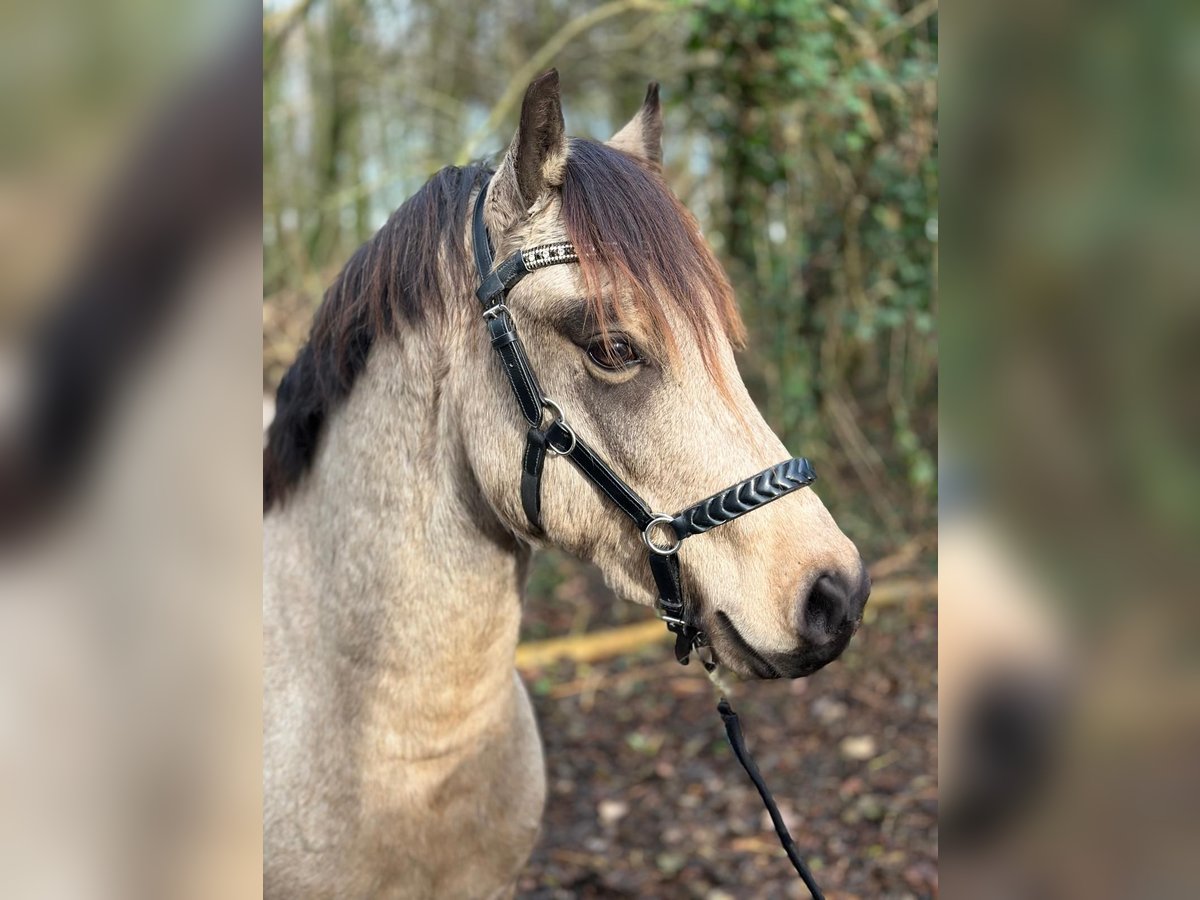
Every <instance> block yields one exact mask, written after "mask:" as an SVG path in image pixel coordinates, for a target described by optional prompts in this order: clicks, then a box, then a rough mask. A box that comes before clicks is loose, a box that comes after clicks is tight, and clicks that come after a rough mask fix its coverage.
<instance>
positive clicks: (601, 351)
mask: <svg viewBox="0 0 1200 900" xmlns="http://www.w3.org/2000/svg"><path fill="white" fill-rule="evenodd" d="M587 355H588V357H590V358H591V360H592V362H594V363H595V364H596V365H598V366H599V367H600V368H602V369H609V370H612V371H620V370H621V369H625V368H628V367H629V366H632V365H635V364H636V363H640V362H641V361H642V358H641V357H640V356H638V352H637V350H636V349H635V348H634V346H633V344H631V343H629V341H627V340H626V339H625V338H622V337H610V338H609V339H608V340H607V341H605V340H599V339H597V340H594V341H592V342H591V343H590V344H588V347H587Z"/></svg>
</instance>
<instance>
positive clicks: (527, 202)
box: [492, 69, 567, 215]
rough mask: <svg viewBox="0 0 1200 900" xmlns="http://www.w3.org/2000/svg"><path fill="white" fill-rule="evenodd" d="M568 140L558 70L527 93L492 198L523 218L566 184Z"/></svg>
mask: <svg viewBox="0 0 1200 900" xmlns="http://www.w3.org/2000/svg"><path fill="white" fill-rule="evenodd" d="M566 165H567V137H566V128H565V126H564V124H563V114H562V97H561V95H560V92H559V85H558V70H557V69H550V70H549V71H548V72H543V73H542V74H541V75H539V76H538V77H537V78H535V79H534V80H533V81H532V82H530V85H529V87H528V88H526V89H525V100H524V101H523V102H522V104H521V123H520V125H518V126H517V133H516V135H515V136H514V137H513V140H512V144H510V145H509V148H508V153H506V154H505V156H504V162H503V163H501V165H500V168H499V170H498V171H497V173H496V176H497V177H496V179H495V182H494V189H493V192H492V197H494V198H495V200H494V202H496V203H498V204H501V205H505V204H507V205H508V207H509V208H508V209H507V210H506V211H507V212H508V213H510V214H512V215H522V214H524V213H526V212H528V211H529V209H530V208H531V207H532V206H533V205H534V204H535V203H537V201H538V200H539V199H540V198H541V197H542V196H543V195H545V194H546V192H547V191H549V190H550V189H551V188H553V187H559V186H561V185H562V182H563V174H564V171H565V169H566Z"/></svg>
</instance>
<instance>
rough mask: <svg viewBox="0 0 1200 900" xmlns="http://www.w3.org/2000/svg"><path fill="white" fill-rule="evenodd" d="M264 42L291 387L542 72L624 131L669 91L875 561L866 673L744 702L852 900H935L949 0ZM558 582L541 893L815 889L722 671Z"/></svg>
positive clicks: (339, 22)
mask: <svg viewBox="0 0 1200 900" xmlns="http://www.w3.org/2000/svg"><path fill="white" fill-rule="evenodd" d="M263 28H264V38H263V40H264V44H263V46H264V82H263V268H264V307H263V385H264V389H265V391H266V393H267V395H268V397H269V396H270V395H271V394H272V393H273V391H274V388H275V386H276V384H277V383H278V381H279V378H280V377H281V376H282V373H283V372H284V371H285V370H286V367H287V366H288V365H289V364H290V363H291V361H292V359H293V358H294V356H295V354H296V351H297V350H298V348H299V346H300V345H301V343H302V341H303V340H304V339H305V337H306V335H307V331H308V328H309V325H310V320H311V316H312V312H313V310H314V308H315V307H316V305H317V304H318V303H319V302H320V299H321V295H322V292H323V291H324V289H325V287H326V286H327V285H328V284H329V283H330V282H331V281H332V280H333V278H334V276H335V275H336V274H337V272H338V270H339V269H340V268H341V266H342V264H343V263H344V262H345V260H346V259H347V258H348V257H349V256H350V254H351V253H352V252H353V250H354V249H355V248H356V247H357V246H358V245H359V244H360V243H361V242H362V241H364V240H365V239H366V238H368V237H369V236H370V235H371V234H372V233H374V231H375V230H376V229H377V228H378V227H379V226H381V225H382V224H383V223H384V221H385V220H386V219H387V217H388V216H389V215H390V214H391V212H392V211H393V210H394V209H395V208H396V207H397V206H398V205H400V203H402V202H403V201H404V199H405V198H407V197H408V196H409V195H411V194H412V193H413V192H414V191H415V190H416V189H417V188H418V187H420V185H421V184H423V183H424V181H425V180H426V179H427V178H428V177H429V176H430V175H431V174H432V173H433V172H435V171H437V170H438V169H439V168H441V167H442V166H444V165H448V164H462V163H466V162H469V161H472V160H475V159H480V158H490V159H495V158H497V157H498V155H499V154H500V153H502V152H503V151H504V150H505V149H506V148H507V145H508V142H509V141H510V140H511V138H512V135H513V132H514V130H515V128H516V120H517V116H518V114H519V111H520V100H521V97H522V94H523V93H524V90H525V87H526V86H527V85H528V83H529V82H530V80H531V79H532V78H533V77H534V76H536V75H537V74H539V73H540V72H542V71H544V70H545V69H547V68H549V67H550V66H556V67H557V68H558V69H559V71H560V74H561V78H562V85H563V109H564V113H565V116H566V123H567V131H568V133H569V134H575V135H582V136H586V137H593V138H599V139H601V140H603V139H607V138H608V137H609V136H611V135H612V134H614V133H615V132H616V131H617V130H618V129H619V128H620V127H621V126H622V125H624V124H625V122H626V121H628V119H629V118H630V117H631V116H632V115H633V114H634V113H635V112H636V111H637V110H638V108H639V107H640V105H641V102H642V98H643V95H644V93H645V90H646V84H647V82H648V81H651V80H656V81H660V82H661V83H662V96H663V101H664V108H665V128H664V156H665V163H666V178H667V181H668V183H669V184H670V185H671V187H672V188H673V189H674V190H675V191H676V193H677V194H678V195H679V196H680V198H681V199H682V200H683V201H684V203H685V204H686V205H687V206H688V207H689V208H690V209H691V210H692V211H693V212H694V213H695V214H696V215H697V217H698V218H699V220H700V224H701V227H702V228H703V230H704V233H705V235H706V237H707V238H708V240H709V242H710V243H711V244H712V246H713V247H714V249H715V250H716V252H717V254H718V256H719V257H720V259H721V261H722V262H723V263H724V265H725V266H726V269H727V270H728V272H729V275H730V277H731V279H732V281H733V284H734V287H735V290H736V293H737V296H738V297H739V299H740V303H741V309H742V312H743V314H744V316H745V319H746V322H747V325H748V327H749V331H750V342H749V346H748V348H747V350H746V352H744V353H743V354H741V357H740V359H739V364H740V367H741V370H742V374H743V376H744V378H745V380H746V382H747V384H748V386H749V388H750V391H751V394H752V395H753V396H754V398H755V399H756V401H757V402H758V404H759V406H760V408H761V409H762V410H763V411H764V413H765V415H766V417H767V420H768V422H769V423H770V424H771V425H772V427H773V428H774V429H775V431H776V432H777V433H778V434H779V435H780V436H781V438H782V439H783V440H784V442H785V443H786V444H787V445H788V447H789V448H790V449H791V450H792V452H794V453H798V454H803V455H805V456H807V457H809V458H811V459H812V460H813V461H814V464H815V466H816V468H817V470H818V472H819V474H820V477H821V481H820V485H819V490H820V493H821V496H822V499H823V500H824V501H825V503H826V504H827V505H828V506H829V507H830V509H831V511H832V512H833V514H834V516H835V518H837V520H838V522H839V524H840V525H841V526H842V528H843V529H844V530H845V531H846V532H847V534H849V535H850V536H851V537H852V539H854V540H855V541H856V542H857V543H858V545H859V547H860V549H861V550H862V552H863V555H864V557H865V558H866V559H867V560H868V561H873V562H874V566H873V568H872V574H873V577H874V578H875V582H876V588H875V593H874V595H873V596H874V599H873V600H872V602H871V606H870V607H869V619H868V622H867V623H866V624H865V625H864V627H863V629H862V630H861V631H860V633H859V636H858V637H857V638H856V639H855V641H854V642H852V646H851V649H850V650H849V651H848V653H847V655H846V658H845V659H844V660H843V661H842V662H840V663H838V664H835V665H834V666H831V667H830V669H829V670H827V671H824V672H821V673H819V674H818V675H816V676H814V677H813V678H811V679H809V680H807V681H806V682H802V683H797V684H780V685H775V684H771V685H761V686H759V685H755V686H753V689H747V690H745V691H742V692H740V694H741V695H744V697H743V696H739V707H740V709H741V712H742V715H743V716H744V717H745V719H746V721H747V728H748V729H749V736H750V738H749V739H750V741H751V742H752V746H753V749H754V751H755V752H756V754H757V755H758V760H759V764H760V766H762V768H763V770H764V771H765V772H766V773H767V778H768V780H769V782H770V783H771V785H772V788H773V790H774V791H775V792H776V793H777V795H778V796H780V797H782V798H785V800H786V807H787V813H788V817H789V819H790V820H791V821H792V825H793V829H794V831H795V833H796V834H797V837H798V840H799V841H800V844H801V846H802V847H804V848H805V849H806V851H807V854H808V856H809V858H810V861H811V862H812V863H813V865H814V866H815V867H816V870H817V872H818V876H819V878H820V880H821V882H822V885H823V886H824V887H826V889H827V890H830V891H831V894H830V896H841V897H850V896H859V897H878V896H883V895H888V896H929V895H931V894H932V893H933V892H935V891H936V882H937V879H936V869H935V859H936V831H935V822H936V820H935V816H936V804H935V786H934V772H935V765H936V760H935V753H936V708H935V706H936V681H935V671H934V670H935V667H936V660H935V654H936V649H935V647H936V643H935V642H936V609H935V606H934V604H933V603H932V600H933V599H934V584H933V578H934V566H935V552H936V547H935V545H936V535H935V528H936V524H935V511H936V504H937V479H936V469H935V460H936V455H937V433H936V428H937V424H936V423H937V411H936V402H937V352H938V351H937V337H936V329H935V316H936V314H937V305H938V300H937V274H938V272H937V269H938V244H937V241H938V218H937V204H938V168H937V155H936V147H937V82H936V79H937V55H938V25H937V6H936V2H909V0H898V2H897V0H852V2H848V3H842V4H831V3H828V2H816V0H772V2H765V3H763V2H756V3H746V2H741V0H714V2H705V3H700V4H684V3H676V2H656V0H612V2H570V3H566V2H561V0H539V2H535V3H526V2H521V3H517V2H509V0H498V2H497V0H491V2H487V3H481V2H474V0H467V2H465V3H462V2H459V3H453V4H450V3H445V2H432V0H431V2H421V0H417V2H411V0H402V2H392V0H315V2H313V0H307V2H292V0H278V2H277V0H271V2H268V3H267V4H266V5H265V7H264V18H263ZM268 407H269V403H268ZM530 588H531V591H530V598H529V602H528V605H527V607H526V612H525V617H524V633H523V640H524V641H525V643H526V645H527V646H526V647H525V648H524V650H523V655H522V658H521V668H522V671H523V674H524V675H525V678H526V682H527V684H529V685H530V687H531V690H532V693H533V694H534V698H535V703H536V705H537V708H538V714H539V719H540V722H541V727H542V733H543V736H544V738H545V741H546V745H547V765H548V767H549V770H550V798H549V802H548V806H547V817H546V827H545V829H544V833H543V837H542V840H541V842H540V843H539V846H538V850H537V851H536V854H535V857H534V860H533V863H532V864H531V866H530V868H529V870H528V871H527V873H526V875H525V878H524V879H523V882H522V891H521V896H527V897H546V898H549V897H572V896H618V895H621V896H655V897H712V898H719V897H722V896H736V897H764V898H765V897H780V896H789V895H791V894H792V892H794V891H795V890H796V888H797V887H798V883H794V882H795V877H794V873H791V872H790V869H789V867H788V866H787V864H786V862H785V861H784V860H783V859H782V857H781V854H780V851H779V848H778V846H777V845H776V844H775V842H774V838H773V835H772V834H771V833H770V832H769V831H766V832H764V830H763V827H764V819H763V813H762V810H761V807H760V805H759V801H758V799H757V797H756V796H755V795H754V793H753V789H752V787H751V786H750V784H749V782H748V781H746V780H745V778H744V775H743V773H741V772H740V770H739V769H738V767H737V766H736V763H735V761H734V760H733V758H732V756H731V755H730V753H729V751H728V748H727V747H726V746H724V741H723V736H722V733H721V731H720V729H719V727H718V725H719V723H718V720H717V718H716V716H715V714H714V711H713V708H712V707H713V704H714V702H715V701H714V699H713V697H712V691H711V689H710V687H709V685H708V684H707V682H706V681H705V680H704V679H703V678H702V677H701V675H702V673H699V672H697V671H693V670H695V669H696V668H697V667H695V666H693V667H691V668H690V669H682V668H680V667H679V666H678V665H677V664H676V663H675V662H674V661H673V659H672V658H671V654H670V652H669V648H668V647H667V646H666V645H665V644H664V641H665V639H666V637H667V635H666V632H665V630H664V629H662V627H661V625H659V624H657V623H655V622H653V621H652V620H651V616H650V613H649V611H648V610H645V609H643V608H640V607H634V606H632V605H623V604H619V603H618V602H617V601H616V600H615V599H614V598H613V596H612V595H611V593H610V592H609V591H608V590H607V589H606V588H605V587H604V585H603V584H602V582H601V579H600V578H599V576H598V574H597V573H595V572H593V571H592V570H590V569H587V568H584V567H583V566H582V565H581V564H579V563H577V562H575V561H574V560H571V559H568V558H565V557H562V556H558V555H554V554H541V555H539V558H538V559H537V561H536V565H535V570H534V572H533V575H532V578H531V584H530ZM645 625H649V626H650V629H649V630H647V628H645V627H641V626H645ZM551 638H555V639H559V641H560V642H559V643H557V644H555V645H552V646H551V647H550V648H549V651H547V649H546V648H545V647H541V646H532V647H531V646H529V645H530V644H531V643H536V642H539V641H541V640H545V639H551ZM564 638H565V640H563V639H564ZM651 686H654V687H655V689H654V690H650V687H651Z"/></svg>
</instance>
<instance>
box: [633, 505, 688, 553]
mask: <svg viewBox="0 0 1200 900" xmlns="http://www.w3.org/2000/svg"><path fill="white" fill-rule="evenodd" d="M672 521H674V520H673V519H672V518H671V516H666V515H663V514H662V513H659V514H658V515H656V516H654V517H653V518H651V519H650V521H649V522H647V523H646V527H645V528H643V529H642V543H643V544H645V545H646V549H647V550H649V551H650V552H651V553H657V554H658V555H659V556H674V555H675V554H676V553H678V552H679V545H680V544H682V543H683V538H681V537H679V536H678V535H676V536H675V543H674V544H672V545H670V546H669V547H660V546H659V545H658V544H656V543H654V541H652V540H650V529H651V528H653V527H654V526H655V525H670V524H671V522H672Z"/></svg>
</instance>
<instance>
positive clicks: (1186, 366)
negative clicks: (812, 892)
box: [939, 2, 1200, 898]
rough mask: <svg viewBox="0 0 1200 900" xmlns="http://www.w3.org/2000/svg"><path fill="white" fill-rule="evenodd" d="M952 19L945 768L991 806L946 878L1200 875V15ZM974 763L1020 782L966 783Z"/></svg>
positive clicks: (1037, 886)
mask: <svg viewBox="0 0 1200 900" xmlns="http://www.w3.org/2000/svg"><path fill="white" fill-rule="evenodd" d="M954 28H955V31H954V34H953V40H951V42H950V43H949V44H948V45H947V46H949V47H955V48H956V49H955V51H954V53H953V54H952V56H951V58H950V60H949V64H948V65H947V66H946V68H945V70H944V75H945V77H944V79H943V82H942V83H943V85H944V86H945V91H944V97H943V100H944V102H943V105H942V113H943V120H942V121H943V124H944V126H945V134H946V135H947V142H948V143H949V144H950V145H952V146H953V147H954V150H953V152H952V159H951V161H950V163H949V164H947V165H946V167H945V170H946V173H947V178H946V185H947V186H948V191H947V194H946V196H947V198H948V199H947V202H946V206H947V210H946V212H945V216H944V218H945V220H946V222H947V228H946V229H945V234H946V235H950V236H951V237H949V238H947V239H946V241H945V243H949V244H952V245H953V246H952V248H951V252H950V253H949V254H948V256H947V266H946V269H945V273H946V274H945V282H944V284H943V291H942V296H943V299H944V303H943V308H942V315H941V318H940V325H941V335H942V341H943V350H944V352H943V357H942V359H943V366H944V368H943V372H942V377H941V385H942V391H941V395H940V398H939V399H940V403H941V418H940V425H941V446H942V460H941V466H942V469H941V474H942V489H941V493H940V500H941V503H942V507H943V508H942V514H941V517H940V542H941V548H942V555H941V560H940V563H941V566H940V571H941V579H942V583H941V586H940V587H941V604H942V610H943V617H942V619H941V622H940V626H941V627H940V642H939V646H940V650H939V681H940V686H941V691H940V704H941V714H940V718H939V729H940V744H941V746H942V754H941V759H940V768H941V772H940V776H941V777H940V788H941V792H942V803H943V812H945V811H946V810H947V808H948V807H951V806H953V805H954V804H957V803H960V802H961V803H964V804H966V803H968V802H969V801H972V800H973V801H974V807H975V808H974V810H973V812H972V815H970V816H967V815H966V813H967V811H966V810H964V809H962V808H960V810H959V812H960V815H963V816H966V819H960V820H959V828H957V829H954V827H953V825H954V823H952V822H950V821H947V820H945V819H944V820H943V828H944V829H946V830H945V831H944V832H943V836H944V837H945V841H944V842H943V844H942V857H941V868H942V877H943V886H944V887H945V888H946V890H947V895H948V896H971V897H993V896H995V897H1029V896H1047V897H1069V898H1070V897H1088V898H1108V897H1128V896H1138V897H1151V896H1153V897H1176V896H1178V897H1183V896H1189V897H1190V896H1196V895H1197V893H1198V892H1200V866H1198V865H1197V858H1196V853H1195V848H1196V847H1197V846H1198V845H1200V822H1198V817H1197V814H1196V805H1195V802H1194V798H1195V796H1196V795H1197V791H1198V790H1200V768H1198V767H1197V765H1196V760H1197V759H1198V758H1200V647H1198V645H1197V641H1196V635H1197V634H1198V633H1200V631H1198V629H1197V624H1198V621H1197V612H1198V609H1200V607H1198V606H1197V604H1196V602H1195V598H1196V584H1197V579H1198V577H1200V571H1198V568H1200V567H1198V565H1197V563H1198V561H1200V555H1198V554H1197V552H1196V548H1197V546H1198V544H1200V516H1198V511H1200V467H1198V466H1197V459H1200V432H1198V431H1197V429H1196V426H1195V423H1196V410H1197V409H1198V407H1197V404H1196V397H1197V390H1198V388H1200V378H1198V376H1197V371H1198V370H1197V361H1198V360H1200V354H1198V353H1197V348H1198V347H1200V314H1198V307H1197V303H1196V298H1197V297H1200V268H1198V265H1197V263H1198V260H1200V256H1198V255H1197V253H1196V236H1197V234H1200V201H1198V199H1197V186H1198V185H1200V167H1198V165H1197V161H1198V160H1200V143H1198V141H1197V132H1196V130H1195V128H1194V122H1195V115H1194V111H1195V109H1196V108H1197V101H1198V99H1200V77H1198V74H1197V73H1198V72H1200V70H1198V69H1197V68H1196V65H1195V60H1196V53H1195V48H1196V46H1197V37H1198V34H1200V23H1198V22H1197V19H1196V15H1195V9H1194V8H1193V7H1191V6H1187V5H1185V4H1182V3H1168V4H1165V5H1159V6H1155V7H1154V8H1153V9H1152V8H1150V7H1145V6H1139V5H1137V4H1117V5H1110V6H1106V7H1103V8H1098V7H1096V6H1094V5H1090V4H1082V3H1071V2H1068V3H1060V4H1056V5H1054V6H1052V7H1045V6H1039V5H1021V4H1017V5H1013V4H972V5H971V6H970V7H969V8H968V9H964V10H962V11H960V14H959V16H958V17H956V18H955V24H954ZM968 60H969V62H968ZM997 623H999V627H998V625H997ZM1014 637H1015V638H1016V640H1013V638H1014ZM973 642H974V643H973ZM981 643H982V644H984V645H986V649H987V652H986V653H985V654H983V655H982V656H981V655H978V654H977V655H974V656H973V655H972V654H971V652H970V651H969V650H968V649H967V648H968V646H970V645H973V646H975V647H978V646H979V644H981ZM997 656H1004V657H1005V658H1006V660H1007V664H1006V665H1004V666H1001V667H999V668H993V669H992V670H991V671H990V672H983V671H981V666H980V663H981V662H982V661H983V660H984V659H987V660H994V659H995V658H996V657H997ZM1031 676H1032V677H1031ZM974 679H978V680H977V681H975V682H974V683H975V684H976V685H977V686H978V690H977V692H976V693H975V697H974V700H973V701H971V702H967V701H965V700H964V699H963V695H964V694H965V693H967V692H968V683H969V682H971V681H973V680H974ZM1064 688H1065V690H1064ZM1056 704H1057V705H1056ZM987 707H991V712H992V714H991V715H989V714H988V713H987V711H986V708H987ZM972 709H974V713H972V712H971V710H972ZM1048 711H1049V714H1047V713H1048ZM997 713H998V715H997ZM989 718H990V720H991V722H992V723H993V724H992V725H987V724H986V722H987V720H988V719H989ZM997 721H1000V722H1007V723H1008V724H1007V727H1000V728H995V727H993V726H994V723H995V722H997ZM972 723H976V724H977V725H978V726H979V727H978V728H977V729H976V731H975V734H974V736H973V737H972V735H971V731H972ZM1022 729H1032V730H1033V731H1037V732H1039V733H1040V737H1037V738H1033V742H1035V743H1036V742H1037V741H1042V742H1044V746H1043V747H1042V752H1041V753H1040V754H1033V755H1029V756H1026V755H1024V754H1025V750H1027V749H1028V748H1029V746H1031V744H1030V745H1027V746H1026V748H1025V750H1022V749H1021V747H1020V746H1019V744H1020V741H1014V738H1015V737H1016V736H1017V735H1018V734H1019V733H1020V732H1021V730H1022ZM1033 731H1029V732H1028V734H1027V736H1030V737H1032V735H1033ZM972 746H973V747H974V755H973V758H971V759H965V760H964V759H962V758H959V757H961V756H962V755H963V754H966V753H969V752H970V748H971V747H972ZM999 757H1005V758H1006V759H1007V761H1008V762H1007V763H1006V765H1007V769H1006V770H1005V769H1003V767H1001V768H996V765H997V759H998V758H999ZM972 765H973V766H975V769H974V771H975V772H976V773H979V772H980V771H981V769H988V768H989V767H991V768H990V771H989V772H988V773H987V774H988V775H989V776H996V775H997V774H1000V775H1002V776H1003V777H1004V778H1009V779H1019V780H1020V781H1021V783H1020V784H1015V783H1014V782H1013V781H1009V782H1008V785H1009V788H1010V790H1008V791H1005V790H1003V781H1002V780H994V779H993V780H992V782H991V789H989V790H978V789H977V790H972V789H971V788H972V785H970V784H968V783H964V782H963V781H960V780H956V777H955V774H954V773H958V774H963V773H967V772H969V771H970V770H971V767H972ZM948 770H949V771H948ZM974 787H975V788H979V785H978V784H976V785H974ZM997 788H1000V790H996V789H997ZM1016 793H1020V795H1021V799H1022V800H1023V801H1024V802H1023V803H1021V804H1014V803H1012V802H1011V801H1012V800H1014V799H1015V794H1016ZM989 796H990V798H991V802H990V803H984V804H983V807H984V808H981V807H980V804H979V802H978V801H980V800H984V799H986V798H987V797H989ZM1186 798H1193V799H1186ZM985 814H986V816H987V817H990V824H991V825H992V826H993V827H990V828H987V829H984V828H981V827H979V826H981V825H982V824H983V819H984V818H985ZM967 824H971V825H972V828H971V829H970V830H968V829H967V828H966V827H965V826H966V825H967ZM950 829H953V830H950Z"/></svg>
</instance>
